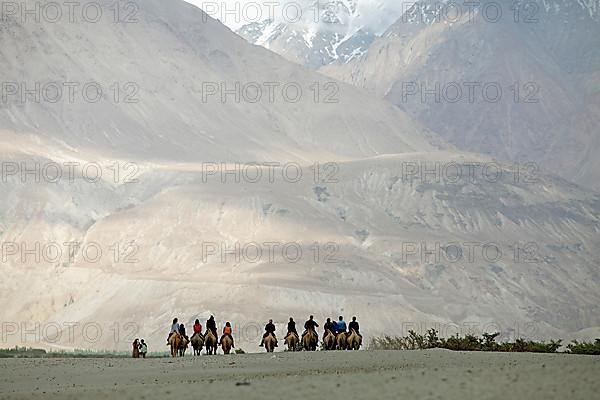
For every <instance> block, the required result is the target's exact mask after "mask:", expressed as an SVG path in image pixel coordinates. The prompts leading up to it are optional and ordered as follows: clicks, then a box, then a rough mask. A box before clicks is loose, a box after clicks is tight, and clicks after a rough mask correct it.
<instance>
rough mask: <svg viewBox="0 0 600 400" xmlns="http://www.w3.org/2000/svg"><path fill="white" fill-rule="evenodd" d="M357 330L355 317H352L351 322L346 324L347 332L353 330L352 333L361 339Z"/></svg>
mask: <svg viewBox="0 0 600 400" xmlns="http://www.w3.org/2000/svg"><path fill="white" fill-rule="evenodd" d="M359 328H360V327H359V325H358V322H357V321H356V317H352V322H350V323H349V324H348V332H352V331H353V330H354V332H356V334H357V335H358V336H360V337H361V338H362V335H361V334H360V332H359Z"/></svg>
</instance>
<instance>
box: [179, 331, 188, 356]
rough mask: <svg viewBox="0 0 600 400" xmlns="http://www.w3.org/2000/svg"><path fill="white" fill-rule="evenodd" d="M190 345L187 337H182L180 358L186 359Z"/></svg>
mask: <svg viewBox="0 0 600 400" xmlns="http://www.w3.org/2000/svg"><path fill="white" fill-rule="evenodd" d="M189 343H190V340H189V339H188V338H187V337H185V336H181V342H180V343H179V357H185V351H186V350H187V348H188V344H189Z"/></svg>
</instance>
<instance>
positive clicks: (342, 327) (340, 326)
mask: <svg viewBox="0 0 600 400" xmlns="http://www.w3.org/2000/svg"><path fill="white" fill-rule="evenodd" d="M335 331H336V332H335V333H336V336H337V335H339V334H340V333H344V334H346V321H344V317H342V316H341V315H340V318H339V320H338V322H337V323H336V326H335Z"/></svg>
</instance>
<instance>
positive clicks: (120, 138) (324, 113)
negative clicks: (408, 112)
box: [0, 0, 431, 161]
mask: <svg viewBox="0 0 600 400" xmlns="http://www.w3.org/2000/svg"><path fill="white" fill-rule="evenodd" d="M99 4H102V5H103V6H104V8H105V10H107V12H108V10H109V7H110V6H111V5H112V3H110V2H108V1H103V2H99ZM135 18H137V19H138V20H139V21H140V22H139V23H114V21H113V20H112V16H111V15H110V14H108V16H107V17H106V18H104V19H102V20H101V21H100V22H98V23H93V24H92V23H86V22H85V21H83V20H77V21H76V22H75V23H69V22H68V21H67V22H66V23H55V24H53V23H41V24H40V23H36V22H35V21H32V20H28V21H27V22H26V23H22V22H21V21H20V19H15V18H10V20H9V21H8V22H7V23H6V24H4V23H3V26H2V28H1V29H2V30H1V31H0V32H1V33H0V35H1V36H0V41H1V42H2V50H0V51H1V52H2V55H1V58H0V60H1V61H0V68H1V69H2V78H3V81H4V82H16V83H18V84H19V86H21V84H24V85H25V88H26V89H29V90H31V89H32V88H35V84H36V83H38V82H39V83H40V92H44V93H43V96H40V97H41V98H42V101H39V102H37V101H36V99H35V97H34V96H33V95H29V96H26V98H25V100H26V101H25V102H23V101H21V96H20V95H21V94H23V93H24V92H23V91H20V92H19V93H18V94H16V95H13V96H7V101H6V102H5V104H4V105H3V107H2V109H1V110H0V122H1V123H2V127H3V128H4V129H6V130H12V131H17V132H21V133H34V134H37V135H43V136H45V137H51V138H53V140H56V141H62V142H64V143H67V144H68V145H69V146H75V147H80V146H83V147H88V148H98V147H99V148H104V149H107V150H110V151H113V152H114V151H116V152H119V153H120V154H122V155H123V156H128V157H141V158H148V157H154V158H163V159H178V160H180V159H187V160H191V159H195V160H197V159H203V158H204V159H206V158H210V159H213V160H215V159H216V160H219V161H220V160H224V161H239V160H240V158H243V159H247V157H250V158H253V159H258V160H265V159H266V160H269V159H281V160H283V159H286V160H309V159H314V158H319V159H331V160H334V159H343V158H345V157H356V156H359V157H361V156H371V155H377V154H383V153H387V152H390V153H396V152H403V151H409V150H426V149H429V148H431V146H430V144H429V142H428V140H427V139H425V138H424V136H423V135H424V134H426V132H425V130H423V129H422V128H420V127H419V126H417V125H416V124H414V123H413V122H412V121H411V120H410V119H409V118H407V117H406V116H405V115H404V113H402V112H399V111H397V110H394V109H393V108H391V107H387V106H386V105H385V104H384V103H383V102H380V101H378V100H375V99H371V98H369V97H368V96H366V95H365V94H364V93H363V92H361V91H358V90H356V89H355V88H353V87H351V86H349V85H344V84H338V83H337V82H332V81H331V79H327V78H324V77H323V76H321V75H319V74H315V73H311V72H308V71H305V70H304V69H302V68H301V67H299V66H297V65H294V64H292V63H289V62H285V61H284V60H283V59H282V58H281V57H279V56H277V55H275V54H273V53H271V52H269V51H267V50H264V49H259V48H256V47H254V46H251V45H249V44H248V43H247V42H245V41H244V40H243V39H241V38H239V37H237V36H236V35H233V34H232V33H231V32H230V31H229V30H228V29H227V28H226V27H224V26H223V25H221V24H220V23H218V22H217V21H215V20H212V19H210V18H208V19H207V18H206V17H205V15H204V14H203V13H202V11H201V10H199V9H198V8H196V7H194V6H192V5H189V4H177V5H176V6H173V4H172V2H160V1H155V0H150V1H148V2H144V5H143V6H141V7H140V10H139V12H138V13H137V14H136V15H135ZM205 20H206V22H204V21H205ZM85 29H89V30H90V34H85V33H82V32H84V30H85ZM14 37H19V38H22V40H14V39H13V38H14ZM25 59H27V60H36V62H29V61H28V62H23V61H24V60H25ZM53 82H57V83H58V85H60V86H61V87H63V88H64V90H63V96H62V97H61V98H60V101H58V102H56V103H52V102H49V101H44V99H45V98H52V97H53V96H54V94H53V93H54V92H53V90H52V89H53V88H54V86H53V84H52V83H53ZM65 82H75V83H77V84H79V86H78V87H77V88H75V93H74V101H70V99H69V97H68V90H67V88H66V87H64V83H65ZM88 83H93V84H94V85H96V86H99V87H100V90H101V91H102V96H101V98H100V100H99V101H98V102H94V103H91V102H88V101H86V100H85V99H84V97H83V94H82V90H83V88H84V85H86V84H88ZM115 83H116V84H117V86H118V87H119V92H118V97H115V96H116V95H117V93H116V89H115V86H114V85H115ZM223 85H224V86H223ZM236 85H237V86H236ZM286 86H287V88H286V89H284V88H285V87H286ZM43 88H48V91H49V94H45V91H44V89H43ZM236 88H237V89H236ZM270 88H272V89H270ZM88 89H89V88H88ZM211 90H212V92H211ZM226 90H229V91H233V92H234V93H233V94H232V93H230V94H228V95H225V94H224V93H225V91H226ZM270 90H272V93H271V92H270ZM89 91H90V92H91V93H90V94H89V95H88V97H89V98H91V99H94V98H95V92H96V91H97V89H96V90H94V87H93V86H92V88H91V90H89ZM300 91H301V95H298V93H299V92H300ZM214 92H217V93H216V94H212V95H211V94H208V93H214ZM236 95H237V98H236ZM223 96H224V98H223ZM115 98H116V100H115ZM297 98H299V100H297ZM256 99H258V101H257V100H256ZM127 100H129V102H126V101H127ZM317 105H318V107H317ZM107 121H110V123H107ZM325 131H327V132H328V134H327V135H321V134H318V133H317V132H325ZM233 143H236V145H235V146H234V145H232V144H233ZM241 149H243V150H241Z"/></svg>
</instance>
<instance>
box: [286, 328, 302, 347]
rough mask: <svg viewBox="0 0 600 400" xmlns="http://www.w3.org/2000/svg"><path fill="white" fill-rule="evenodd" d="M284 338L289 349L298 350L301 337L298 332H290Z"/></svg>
mask: <svg viewBox="0 0 600 400" xmlns="http://www.w3.org/2000/svg"><path fill="white" fill-rule="evenodd" d="M283 340H284V341H285V344H286V345H287V347H288V351H296V350H298V342H299V341H300V338H298V334H297V333H294V332H289V333H288V334H287V336H286V337H285V338H284V339H283Z"/></svg>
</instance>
